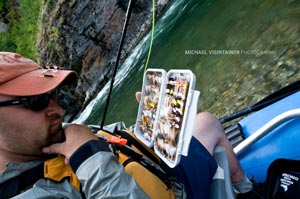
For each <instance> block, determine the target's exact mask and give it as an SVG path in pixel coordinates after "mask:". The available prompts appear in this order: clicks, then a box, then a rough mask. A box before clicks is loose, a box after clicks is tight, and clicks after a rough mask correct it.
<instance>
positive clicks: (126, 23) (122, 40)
mask: <svg viewBox="0 0 300 199" xmlns="http://www.w3.org/2000/svg"><path fill="white" fill-rule="evenodd" d="M131 5H132V0H129V3H128V6H127V11H126V16H125V22H124V25H123V30H122V35H121V39H120V45H119V49H118V53H117V58H116V62H115V66H114V70H113V75H112V78H111V82H110V87H109V91H108V95H107V100H106V105H105V109H104V112H103V118H102V122H101V125H100V129H103V126H104V122H105V119H106V115H107V111H108V106H109V102H110V98H111V94H112V89H113V86H114V82H115V77H116V74H117V70H118V66H119V61H120V57H121V51H122V48H123V44H124V38H125V35H126V30H127V26H128V21H129V17H130V13H131Z"/></svg>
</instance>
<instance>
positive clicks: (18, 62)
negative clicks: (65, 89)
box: [0, 52, 77, 96]
mask: <svg viewBox="0 0 300 199" xmlns="http://www.w3.org/2000/svg"><path fill="white" fill-rule="evenodd" d="M76 80H77V73H76V72H75V71H71V70H61V69H58V68H57V67H51V68H42V67H41V66H40V65H38V64H37V63H36V62H34V61H32V60H31V59H28V58H25V57H23V56H21V55H19V54H17V53H12V52H0V94H3V95H11V96H32V95H39V94H43V93H47V92H49V91H51V90H53V89H55V88H56V87H58V86H60V85H65V84H70V83H72V82H74V81H76Z"/></svg>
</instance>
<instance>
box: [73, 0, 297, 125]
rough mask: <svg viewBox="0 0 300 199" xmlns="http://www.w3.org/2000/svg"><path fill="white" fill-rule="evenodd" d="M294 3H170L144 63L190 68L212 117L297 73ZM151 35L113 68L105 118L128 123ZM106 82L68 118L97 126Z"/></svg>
mask: <svg viewBox="0 0 300 199" xmlns="http://www.w3.org/2000/svg"><path fill="white" fill-rule="evenodd" d="M299 21H300V1H298V0H289V1H287V0H270V1H265V0H251V1H250V0H246V1H225V0H204V1H199V0H181V1H173V3H172V5H171V6H170V7H169V8H168V10H167V11H166V12H165V13H164V14H163V15H162V16H161V17H160V19H159V20H157V21H156V24H155V33H154V35H155V36H154V42H153V47H152V52H151V57H150V61H149V64H148V68H163V69H166V70H169V69H173V68H174V69H190V70H192V71H193V72H194V73H195V74H196V78H197V83H196V88H195V89H196V90H199V91H201V97H200V101H199V105H198V111H210V112H212V113H214V114H215V115H216V116H217V117H221V116H224V115H228V114H230V113H233V112H235V111H237V110H240V109H242V108H244V107H246V106H249V105H252V104H254V103H255V102H257V101H258V100H260V99H261V98H263V97H264V96H266V95H267V94H270V93H271V92H273V91H275V90H276V89H279V88H280V87H282V86H285V85H287V84H289V83H291V82H294V81H296V80H298V79H299V76H300V75H299V64H300V39H299V33H300V25H299ZM149 45H150V34H149V35H147V36H145V38H144V39H143V40H142V41H141V42H140V43H139V44H138V46H137V47H136V48H135V49H134V50H133V51H132V53H131V55H130V56H129V57H128V58H127V59H126V61H125V62H124V64H122V65H121V66H120V68H119V70H118V74H117V77H116V82H115V85H114V88H113V95H112V99H111V102H110V106H109V110H108V114H107V116H106V121H105V124H109V123H113V122H116V121H124V122H125V123H126V125H128V126H129V125H131V124H134V123H135V120H136V116H137V109H138V104H137V102H136V101H135V97H134V94H135V92H136V91H138V90H140V89H141V86H142V79H143V73H144V68H145V63H146V59H147V55H148V50H149ZM108 87H109V84H108V85H106V86H105V88H104V89H103V90H102V91H101V92H100V93H99V94H98V96H97V97H96V98H95V99H94V100H93V101H92V102H91V103H90V104H89V105H88V106H87V108H86V109H85V110H84V111H83V112H82V113H81V115H80V116H79V117H78V118H77V119H76V120H75V121H74V122H79V123H85V124H100V123H101V120H102V116H103V110H104V106H105V100H106V96H107V92H108Z"/></svg>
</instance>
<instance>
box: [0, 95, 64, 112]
mask: <svg viewBox="0 0 300 199" xmlns="http://www.w3.org/2000/svg"><path fill="white" fill-rule="evenodd" d="M51 99H53V100H54V101H56V102H57V100H58V92H57V91H56V90H53V91H52V92H51V93H45V94H41V95H34V96H26V97H18V98H16V99H13V100H8V101H4V102H0V107H3V106H12V105H19V104H24V105H25V107H26V108H29V109H30V110H32V111H41V110H44V109H45V108H47V107H48V105H49V103H50V100H51Z"/></svg>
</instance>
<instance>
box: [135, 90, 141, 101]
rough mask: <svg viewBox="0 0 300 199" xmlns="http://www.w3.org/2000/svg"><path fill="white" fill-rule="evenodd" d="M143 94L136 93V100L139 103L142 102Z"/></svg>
mask: <svg viewBox="0 0 300 199" xmlns="http://www.w3.org/2000/svg"><path fill="white" fill-rule="evenodd" d="M141 95H142V93H141V92H140V91H138V92H136V93H135V99H136V101H137V102H140V100H141Z"/></svg>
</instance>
